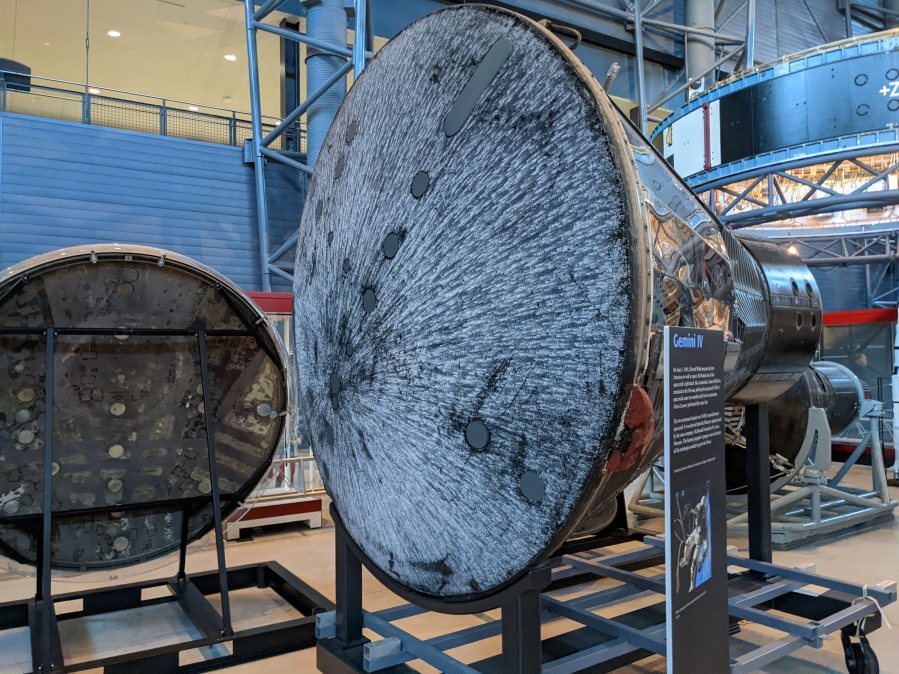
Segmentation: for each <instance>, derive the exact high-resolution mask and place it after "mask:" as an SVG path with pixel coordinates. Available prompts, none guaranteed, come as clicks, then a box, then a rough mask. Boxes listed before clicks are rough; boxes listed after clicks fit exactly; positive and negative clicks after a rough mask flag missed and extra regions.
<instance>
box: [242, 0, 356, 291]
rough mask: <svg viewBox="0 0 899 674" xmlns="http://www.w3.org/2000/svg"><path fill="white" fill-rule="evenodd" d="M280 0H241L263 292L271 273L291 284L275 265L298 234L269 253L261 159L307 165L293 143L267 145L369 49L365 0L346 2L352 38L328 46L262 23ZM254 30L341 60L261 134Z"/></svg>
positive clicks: (305, 169)
mask: <svg viewBox="0 0 899 674" xmlns="http://www.w3.org/2000/svg"><path fill="white" fill-rule="evenodd" d="M286 2H287V0H267V1H266V2H264V3H262V4H261V6H260V7H259V9H256V4H257V3H256V2H254V0H244V9H245V17H246V30H247V56H248V58H247V63H248V65H249V71H250V73H249V74H250V110H251V113H252V117H253V137H252V138H251V139H250V140H249V141H248V143H247V145H246V146H245V157H246V159H247V161H252V163H253V168H254V171H255V179H256V215H257V220H258V230H259V264H260V271H261V287H262V290H263V292H269V291H271V289H272V283H271V276H272V274H274V275H276V276H278V277H280V278H282V279H283V280H285V281H287V282H288V283H291V284H292V283H293V275H292V274H290V273H288V272H286V271H284V270H283V269H281V267H279V266H277V264H276V263H277V262H278V261H279V260H280V259H282V258H283V257H284V256H285V255H286V254H287V253H288V252H289V251H290V250H291V249H292V248H293V247H294V246H295V245H296V242H297V240H298V238H299V232H298V231H297V232H294V233H293V234H291V235H290V236H289V237H288V238H287V240H286V241H284V242H283V243H282V244H281V245H279V246H278V248H277V249H276V250H275V251H274V252H273V253H270V252H269V235H268V232H269V218H268V203H267V201H266V190H265V164H266V161H267V160H272V161H277V162H280V163H281V164H285V165H287V166H289V167H291V168H294V169H296V170H297V171H300V172H302V173H305V174H306V175H311V174H312V167H311V166H309V165H308V163H307V161H306V154H305V153H302V152H300V151H299V150H300V149H301V148H300V147H299V146H296V147H295V149H293V150H275V149H273V145H275V144H276V143H275V141H276V140H277V139H278V138H281V137H282V136H283V135H284V134H286V133H293V134H294V136H295V137H299V127H298V124H299V120H300V118H301V117H302V116H303V115H304V114H306V112H307V111H308V110H309V108H310V107H311V106H312V105H313V104H314V103H315V102H316V101H317V100H318V99H320V98H321V96H322V95H323V94H324V93H325V92H327V91H328V90H329V89H330V88H331V87H333V86H334V85H335V84H336V83H337V82H338V81H340V80H342V79H344V78H345V77H346V76H347V74H348V73H349V72H350V71H351V70H352V71H353V74H354V77H358V76H359V75H360V74H361V72H362V69H363V68H364V67H365V64H366V60H367V59H368V58H370V57H371V56H372V50H373V44H372V39H371V31H370V30H369V25H368V10H369V7H368V0H352V3H351V4H352V8H353V12H354V15H353V21H354V31H355V34H356V36H357V37H356V39H355V42H354V44H352V45H348V44H342V45H335V44H331V43H329V42H325V41H322V40H319V39H316V38H315V37H314V36H310V35H307V34H304V33H301V32H299V31H295V30H290V29H287V28H282V27H280V26H273V25H270V24H268V23H265V19H266V18H267V17H269V16H270V15H271V13H272V12H274V11H275V10H278V9H279V8H280V7H281V6H282V5H284V4H285V3H286ZM295 4H298V3H290V6H294V5H295ZM348 4H350V3H348ZM260 30H261V31H264V32H266V33H272V34H273V35H277V36H279V37H281V38H282V39H285V40H292V41H294V42H300V43H303V44H305V45H307V46H308V47H312V48H314V49H315V50H317V51H318V52H325V53H328V54H332V55H334V56H339V57H343V58H344V59H345V63H344V65H343V66H342V67H341V68H340V69H339V70H337V71H336V72H335V73H334V74H333V76H332V77H331V78H330V79H328V80H327V81H326V82H324V83H323V84H322V85H321V86H319V87H318V88H317V89H315V90H314V91H312V92H311V93H309V94H308V96H307V97H306V99H305V100H304V101H302V102H301V103H300V104H299V105H298V106H297V107H296V108H295V109H294V110H293V111H292V112H290V113H289V114H288V115H286V116H285V117H284V119H283V120H281V123H280V124H278V125H277V126H276V127H275V128H274V129H272V130H271V131H270V132H269V133H267V134H265V135H263V132H262V112H261V104H260V94H259V58H258V52H257V47H256V36H257V31H260ZM360 36H362V37H360ZM284 146H285V147H287V144H286V143H285V144H284Z"/></svg>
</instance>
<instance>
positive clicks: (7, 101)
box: [0, 70, 306, 153]
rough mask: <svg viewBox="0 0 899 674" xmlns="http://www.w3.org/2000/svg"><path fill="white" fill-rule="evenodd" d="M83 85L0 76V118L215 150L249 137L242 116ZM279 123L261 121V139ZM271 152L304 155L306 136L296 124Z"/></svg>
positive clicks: (247, 122)
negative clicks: (45, 120) (8, 115)
mask: <svg viewBox="0 0 899 674" xmlns="http://www.w3.org/2000/svg"><path fill="white" fill-rule="evenodd" d="M91 89H93V87H91V88H87V87H85V85H84V84H83V83H79V82H69V81H66V80H57V79H52V78H49V77H39V76H36V75H27V74H25V73H17V72H12V71H7V70H0V112H14V113H18V114H23V115H32V116H35V117H49V118H52V119H61V120H65V121H69V122H80V123H82V124H93V125H97V126H108V127H112V128H115V129H124V130H127V131H138V132H140V133H150V134H154V135H158V136H170V137H173V138H185V139H188V140H197V141H203V142H207V143H217V144H219V145H235V146H242V145H243V144H244V141H245V140H247V139H249V138H252V136H253V123H252V117H251V115H250V113H248V112H240V111H237V110H229V109H227V108H217V107H215V106H208V105H200V104H199V103H191V102H189V101H181V100H176V99H171V98H160V97H157V96H150V95H148V94H140V93H136V92H133V91H124V90H121V89H107V88H104V89H101V90H99V91H100V93H91ZM280 123H281V120H280V119H279V118H277V117H269V116H264V119H263V121H262V128H263V132H264V133H268V132H271V131H272V130H273V129H275V128H276V127H277V126H278V125H279V124H280ZM277 148H278V149H279V150H283V151H289V152H299V153H305V152H306V130H305V127H304V125H303V124H301V123H300V122H298V121H296V122H293V123H291V124H289V125H288V127H287V130H286V133H285V134H283V135H282V136H279V138H278V142H277Z"/></svg>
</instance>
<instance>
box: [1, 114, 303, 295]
mask: <svg viewBox="0 0 899 674" xmlns="http://www.w3.org/2000/svg"><path fill="white" fill-rule="evenodd" d="M269 171H270V175H269V176H268V179H267V184H268V188H269V204H270V216H271V219H272V222H271V228H270V230H271V232H272V233H271V247H272V249H274V248H277V246H278V245H279V244H280V243H281V242H282V241H283V240H284V239H285V238H286V236H287V235H288V233H290V232H292V231H293V230H294V229H295V228H296V227H297V226H298V223H299V218H300V213H301V211H302V203H303V199H304V196H305V179H304V178H302V177H300V176H298V175H297V173H296V172H295V171H292V170H290V169H287V168H286V167H281V166H273V167H269ZM111 241H115V242H119V243H137V244H144V245H152V246H159V247H162V248H168V249H170V250H174V251H177V252H179V253H183V254H186V255H189V256H191V257H193V258H196V259H197V260H199V261H201V262H203V263H205V264H207V265H209V266H210V267H213V268H214V269H216V270H218V271H219V272H221V273H223V274H225V275H226V276H228V277H230V278H231V279H232V280H234V281H236V282H237V283H238V284H240V285H241V286H242V287H244V288H245V289H247V290H258V289H259V286H260V275H259V260H258V257H259V256H258V250H259V241H258V236H257V228H256V205H255V191H254V185H253V170H252V167H251V166H250V165H247V164H244V163H243V160H242V150H241V149H240V148H236V147H228V146H223V145H213V144H210V143H198V142H194V141H187V140H181V139H176V138H166V137H160V136H151V135H146V134H140V133H133V132H129V131H120V130H118V129H108V128H104V127H99V126H84V125H81V124H72V123H69V122H62V121H57V120H49V119H42V118H35V117H27V116H23V115H12V114H0V267H6V266H9V265H11V264H14V263H15V262H19V261H21V260H23V259H25V258H27V257H30V256H32V255H37V254H38V253H43V252H46V251H50V250H53V249H56V248H62V247H64V246H72V245H78V244H84V243H102V242H111ZM285 261H286V262H292V259H291V258H290V257H288V258H285ZM276 285H279V286H281V287H278V288H276V289H279V290H281V289H283V290H286V289H287V287H286V284H283V283H276Z"/></svg>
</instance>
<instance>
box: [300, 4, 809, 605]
mask: <svg viewBox="0 0 899 674" xmlns="http://www.w3.org/2000/svg"><path fill="white" fill-rule="evenodd" d="M306 203H307V205H306V209H305V211H304V214H303V219H302V223H301V226H300V234H299V243H298V246H297V251H298V252H297V259H296V268H295V276H294V278H295V280H294V284H295V285H294V295H295V302H296V307H295V313H296V316H297V323H296V337H295V338H296V350H295V353H296V362H297V372H296V374H297V378H298V387H299V400H298V405H299V409H300V413H301V415H302V418H303V423H304V425H305V428H306V430H307V433H308V434H309V437H310V439H311V442H312V445H313V449H314V451H315V454H316V457H317V460H318V461H319V464H320V468H321V472H322V476H323V479H324V482H325V485H326V487H327V489H328V492H329V493H330V495H331V496H332V498H333V499H334V505H335V508H336V511H337V513H338V515H339V517H340V518H341V520H342V522H343V524H344V525H345V527H346V529H347V531H348V532H349V534H350V535H351V537H352V539H353V540H354V541H355V543H356V544H358V546H359V547H360V549H361V550H362V552H363V553H364V555H365V556H366V557H367V558H368V560H367V564H369V566H370V568H372V570H373V571H374V572H375V573H376V574H377V575H380V576H381V577H382V578H386V579H389V580H391V581H393V583H394V584H395V585H398V586H400V587H401V588H405V590H407V591H408V592H409V593H411V594H416V593H417V594H423V595H427V596H429V597H436V598H440V599H441V600H444V601H445V602H446V604H447V605H449V604H452V603H454V602H456V603H458V602H464V601H466V600H471V599H487V598H489V597H491V596H495V595H496V593H497V592H498V591H499V590H500V589H502V588H503V587H505V586H506V585H508V584H509V583H511V582H513V581H514V580H515V579H516V578H517V577H519V576H520V575H521V574H522V572H523V571H524V570H525V569H526V568H527V567H528V565H529V564H532V563H534V562H537V561H539V560H541V559H543V558H545V557H546V556H548V555H550V554H551V553H552V552H553V551H555V550H556V549H557V548H558V547H559V545H560V544H561V543H562V542H564V541H565V540H566V539H568V538H570V537H571V536H573V535H578V534H579V533H585V532H589V531H593V530H596V529H597V528H599V527H601V526H602V524H603V523H604V522H607V521H608V519H609V517H610V514H613V513H614V501H615V497H616V495H617V494H618V493H619V492H620V491H622V490H623V489H624V487H625V486H626V485H627V484H628V483H630V482H631V481H632V480H633V479H634V478H635V477H636V475H638V474H639V473H640V472H641V471H642V470H644V469H645V468H647V467H648V466H649V465H650V464H651V463H652V462H653V461H654V460H655V459H656V458H657V457H658V455H659V453H660V452H661V448H662V443H661V434H662V423H661V416H660V415H661V408H662V381H661V369H660V357H661V350H662V349H661V347H662V343H661V330H662V327H663V326H665V325H671V326H691V327H693V326H695V327H699V328H712V329H718V330H722V331H723V332H724V335H725V340H726V353H727V359H726V363H725V372H726V375H725V381H724V382H723V386H724V389H725V391H726V393H727V397H728V398H729V400H731V401H732V402H735V403H739V404H749V403H752V402H757V401H766V400H771V399H773V398H776V397H777V396H779V395H781V394H782V393H784V392H785V391H787V390H788V389H789V388H790V387H791V386H792V385H793V383H794V382H795V381H796V380H798V379H799V378H800V377H801V376H802V375H803V373H804V372H805V371H806V368H807V367H808V364H809V362H810V360H811V358H812V355H813V353H814V351H815V348H816V345H817V343H818V339H819V336H820V331H821V304H820V299H819V297H818V291H817V287H816V285H815V281H814V279H813V277H812V275H811V273H810V272H809V270H808V269H807V268H806V267H805V266H804V265H803V264H802V263H801V261H800V260H799V259H798V258H795V257H791V256H789V255H787V254H786V253H785V252H784V251H783V250H781V249H780V248H778V247H776V246H773V245H770V244H767V243H764V242H761V241H756V240H751V239H738V238H737V237H735V236H734V235H733V234H732V233H730V232H729V231H727V230H724V229H723V228H722V227H721V225H720V224H719V223H718V222H717V221H716V220H715V219H714V217H713V216H712V215H710V214H709V212H708V211H707V210H706V208H705V207H704V206H703V205H702V204H701V203H700V202H699V201H698V200H697V199H696V198H695V197H694V196H693V194H692V193H691V192H690V190H689V189H688V188H687V187H686V186H685V185H684V184H683V183H682V182H681V181H680V180H679V179H678V178H677V177H676V176H675V175H674V174H673V173H672V171H671V170H670V169H669V168H668V166H667V165H666V164H665V162H664V161H663V160H662V159H661V157H660V156H659V155H658V154H657V153H656V152H655V150H654V149H653V148H651V147H650V145H649V144H648V142H647V141H646V140H645V139H644V138H643V137H642V136H641V135H640V134H639V133H638V132H637V131H636V130H635V129H634V128H633V127H632V126H631V125H630V124H629V123H628V121H627V120H626V119H625V118H624V117H623V116H622V114H621V113H620V112H619V111H618V110H617V109H616V107H615V106H614V104H613V103H612V102H611V100H610V99H609V98H608V96H607V95H606V94H605V92H603V91H602V89H601V88H600V87H599V85H598V84H597V82H596V81H595V80H594V78H593V76H592V75H591V74H590V72H589V71H588V70H587V68H586V67H585V66H584V65H583V64H582V63H581V62H580V61H579V60H578V59H577V57H576V56H575V55H574V54H573V53H572V52H571V51H570V50H569V49H568V48H567V47H566V46H565V45H564V44H563V43H562V42H561V41H560V40H559V39H558V38H557V37H556V36H555V35H554V34H553V33H551V32H550V31H549V30H547V29H546V28H545V27H544V26H542V25H539V24H537V23H535V22H533V21H531V20H529V19H527V18H525V17H522V16H520V15H518V14H515V13H512V12H509V11H506V10H503V9H499V8H496V7H488V6H483V5H464V6H455V7H451V8H447V9H445V10H441V11H438V12H435V13H433V14H430V15H428V16H426V17H424V18H422V19H420V20H419V21H417V22H415V23H414V24H412V25H411V26H409V27H408V28H407V29H406V30H404V31H403V32H402V33H400V34H399V35H398V36H397V37H396V38H395V39H393V40H392V41H391V42H390V43H389V44H387V45H386V46H385V47H384V48H383V49H381V50H380V51H379V52H378V54H377V56H376V57H375V58H374V59H373V60H372V62H371V63H370V64H369V65H368V66H367V67H366V69H365V71H364V72H363V74H362V75H361V77H360V78H359V79H358V81H357V82H356V83H355V84H354V86H353V87H352V89H351V91H350V92H349V94H348V96H347V98H346V100H345V101H344V103H343V105H342V107H341V108H340V111H339V112H338V114H337V117H336V119H335V121H334V124H333V125H332V127H331V129H330V131H329V133H328V136H327V138H326V140H325V143H324V147H323V149H322V152H321V154H320V156H319V158H318V161H317V164H316V168H315V174H314V176H313V178H312V181H311V184H310V188H309V194H308V199H307V202H306Z"/></svg>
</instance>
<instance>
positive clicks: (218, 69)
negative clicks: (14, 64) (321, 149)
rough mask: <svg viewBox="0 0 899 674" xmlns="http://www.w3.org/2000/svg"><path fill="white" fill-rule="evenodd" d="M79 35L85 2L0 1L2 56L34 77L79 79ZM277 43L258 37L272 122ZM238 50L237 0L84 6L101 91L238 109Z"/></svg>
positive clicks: (138, 0)
mask: <svg viewBox="0 0 899 674" xmlns="http://www.w3.org/2000/svg"><path fill="white" fill-rule="evenodd" d="M281 18H282V16H280V15H278V14H277V13H275V14H273V15H272V17H270V18H269V19H268V22H269V23H273V24H277V23H278V21H280V19H281ZM86 29H87V0H0V58H12V59H14V60H16V61H19V62H22V63H25V64H26V65H29V66H30V67H31V70H32V73H33V74H34V75H39V76H44V77H51V78H55V79H62V80H69V81H72V82H84V81H85V31H86ZM109 30H117V31H120V32H121V34H122V35H121V37H118V38H112V37H109V36H108V35H107V34H106V33H107V31H109ZM351 37H352V36H351ZM279 41H280V40H279V38H278V37H277V36H274V35H271V34H268V33H262V32H259V33H258V49H259V62H260V86H261V92H262V111H263V114H266V115H272V116H280V81H279V80H280V47H279ZM246 53H247V49H246V32H245V28H244V9H243V3H242V2H237V1H236V0H90V52H89V54H90V59H89V65H90V84H91V86H93V87H97V88H99V89H101V90H104V89H121V90H127V91H133V92H139V93H145V94H150V95H152V96H157V97H164V98H168V99H179V100H183V101H189V102H191V103H197V104H199V105H202V106H216V107H221V108H227V109H235V110H240V111H246V110H249V93H248V92H249V85H248V71H247V62H246ZM225 54H234V55H236V56H237V60H236V61H233V62H230V61H226V60H225V58H224V56H225ZM304 55H305V54H304V52H303V53H301V57H302V56H304ZM36 83H37V82H36ZM110 95H114V94H110ZM227 99H230V101H229V100H227Z"/></svg>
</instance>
